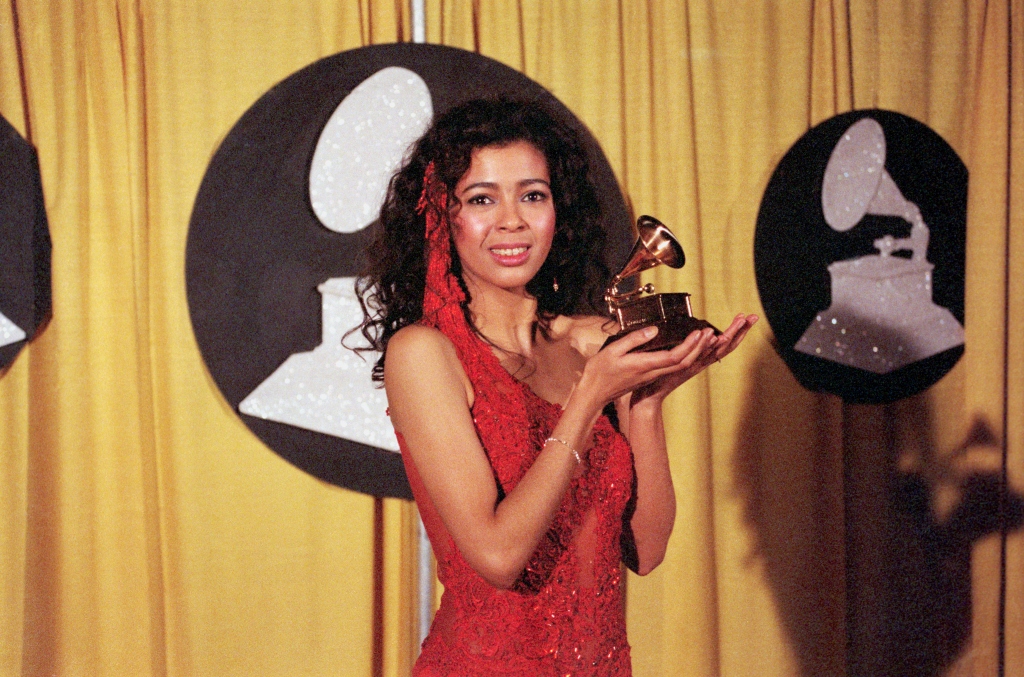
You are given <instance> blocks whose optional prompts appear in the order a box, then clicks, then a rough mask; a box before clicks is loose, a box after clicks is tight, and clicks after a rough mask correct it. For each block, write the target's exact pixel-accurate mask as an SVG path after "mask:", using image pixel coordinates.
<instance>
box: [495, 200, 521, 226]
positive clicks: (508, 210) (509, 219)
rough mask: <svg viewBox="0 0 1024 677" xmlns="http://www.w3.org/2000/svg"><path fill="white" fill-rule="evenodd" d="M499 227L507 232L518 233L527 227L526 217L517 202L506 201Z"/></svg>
mask: <svg viewBox="0 0 1024 677" xmlns="http://www.w3.org/2000/svg"><path fill="white" fill-rule="evenodd" d="M498 227H499V228H500V229H501V230H502V231H504V232H507V233H516V232H519V231H520V230H523V229H524V228H526V219H524V218H523V215H522V214H521V213H520V212H519V204H518V203H517V202H511V203H506V206H505V209H504V210H503V212H502V215H501V221H500V222H499V224H498Z"/></svg>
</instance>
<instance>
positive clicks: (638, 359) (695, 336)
mask: <svg viewBox="0 0 1024 677" xmlns="http://www.w3.org/2000/svg"><path fill="white" fill-rule="evenodd" d="M657 332H658V329H657V327H646V328H644V329H638V330H636V331H634V332H631V333H630V334H628V335H626V336H625V337H623V338H622V339H619V340H618V341H615V342H614V343H612V344H611V345H609V346H606V347H604V348H601V349H600V350H599V351H598V352H597V353H595V354H594V355H593V356H591V357H590V359H588V360H587V364H586V366H585V367H584V369H583V374H582V376H581V377H580V380H579V383H578V384H577V386H576V389H575V391H574V392H573V397H574V398H576V397H582V396H586V398H587V399H588V400H589V403H590V406H591V407H593V408H594V410H595V411H597V412H600V410H601V409H603V408H604V406H605V405H606V404H608V402H611V401H613V400H616V399H618V398H619V397H622V396H623V395H626V394H628V393H630V392H633V391H636V390H637V389H640V388H643V387H644V386H646V385H647V384H650V383H653V382H657V381H659V380H660V379H664V378H667V377H670V376H672V375H675V374H686V373H687V372H688V370H691V369H694V368H695V365H697V364H698V361H699V360H700V359H701V358H702V356H704V355H705V354H706V353H707V352H708V351H709V350H710V348H711V346H713V345H715V344H716V343H717V341H716V337H715V336H714V333H713V332H712V331H711V330H710V329H709V330H707V331H706V332H693V333H692V334H690V335H689V336H687V337H686V340H684V341H683V342H682V343H680V344H679V345H677V346H675V347H674V348H672V349H671V350H657V351H651V352H631V351H633V350H634V349H635V348H639V347H640V346H642V345H643V344H644V343H647V342H648V341H650V340H651V339H653V338H654V337H655V336H656V335H657ZM700 369H703V366H701V367H700V368H698V369H697V371H696V372H694V373H699V371H700ZM686 378H689V376H684V377H683V378H682V379H681V380H680V381H679V383H682V382H683V381H685V380H686ZM676 385H678V384H676Z"/></svg>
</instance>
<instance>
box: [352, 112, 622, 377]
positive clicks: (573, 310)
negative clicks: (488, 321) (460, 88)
mask: <svg viewBox="0 0 1024 677" xmlns="http://www.w3.org/2000/svg"><path fill="white" fill-rule="evenodd" d="M518 141H526V142H528V143H530V144H532V145H533V146H535V147H536V148H537V149H538V150H540V151H541V153H543V154H544V157H545V159H546V160H547V164H548V172H549V174H550V176H551V192H552V197H553V200H554V206H555V218H556V221H555V233H554V237H553V240H552V243H551V251H550V252H549V254H548V257H547V259H546V260H545V261H544V264H543V265H542V266H541V268H540V270H539V271H538V272H537V274H536V275H535V276H534V278H533V279H532V280H531V281H530V282H529V283H528V284H527V285H526V290H527V291H528V292H529V293H530V294H532V295H533V296H534V297H535V298H536V299H537V316H538V322H539V325H540V327H541V329H542V330H544V329H545V328H546V326H547V324H548V322H550V320H551V319H553V318H554V317H555V316H557V315H571V314H578V313H581V312H596V311H597V309H598V308H600V307H601V306H600V299H601V294H602V291H603V288H602V284H603V282H604V281H605V280H606V279H607V278H608V269H607V266H605V264H604V261H603V258H602V252H603V251H604V240H605V233H604V230H603V228H602V226H601V206H600V203H599V201H598V198H597V192H596V189H595V187H594V182H593V180H592V177H591V173H590V171H591V170H590V163H589V161H588V159H587V152H586V149H585V147H584V146H583V142H582V140H581V139H580V135H579V134H578V133H577V132H576V130H575V129H573V128H572V127H570V126H569V125H567V124H566V123H564V122H562V121H561V120H560V119H559V117H558V116H556V115H554V114H553V113H552V112H550V111H549V110H548V109H547V108H546V107H545V106H544V105H543V104H541V103H538V102H535V101H520V100H515V99H510V98H496V99H475V100H472V101H469V102H466V103H464V104H461V105H459V106H457V107H455V108H452V109H450V110H449V111H448V112H446V113H445V114H443V115H441V116H439V117H438V118H437V119H436V120H435V121H434V123H433V124H432V125H431V127H430V129H429V130H428V131H427V132H426V134H424V135H423V137H422V138H420V140H419V141H418V142H416V144H415V145H414V146H413V147H412V150H411V152H410V154H409V156H408V158H407V160H406V162H405V164H404V165H403V167H402V168H401V169H400V170H399V171H398V172H397V173H396V174H395V175H394V176H393V177H392V178H391V183H390V185H389V187H388V193H387V197H386V198H385V200H384V205H383V207H382V208H381V212H380V227H379V228H378V229H377V234H376V237H375V238H374V240H373V242H372V243H371V244H370V246H369V247H368V249H367V251H366V257H367V261H368V265H367V268H366V271H365V273H364V274H363V275H362V276H361V277H360V278H359V280H358V281H357V283H356V291H357V296H358V297H359V299H360V303H361V304H362V307H363V314H364V319H363V323H362V324H361V325H360V327H359V330H360V331H361V332H362V334H363V336H364V337H366V339H367V341H368V342H369V344H370V346H371V349H373V350H379V351H380V352H381V357H380V359H379V360H378V361H377V364H376V365H375V366H374V368H373V380H374V381H377V382H381V381H383V379H384V359H385V356H386V354H387V346H388V341H389V340H390V339H391V337H392V336H394V335H395V333H396V332H397V331H398V330H399V329H401V328H402V327H405V326H407V325H410V324H413V323H415V322H417V321H419V320H420V319H421V317H422V315H423V289H424V285H425V281H426V261H425V259H424V253H425V252H424V250H425V247H424V244H425V243H424V231H425V228H426V223H425V219H424V216H423V214H417V212H416V205H417V203H418V202H419V199H420V194H421V193H422V191H423V174H424V171H425V170H426V167H427V165H428V164H429V163H430V162H433V163H434V172H435V176H436V177H437V179H439V180H440V181H441V182H443V183H444V185H445V186H447V188H448V195H449V200H450V201H451V200H454V194H453V191H454V188H455V185H456V184H457V183H458V182H459V180H460V179H461V178H462V176H463V174H465V173H466V171H468V170H469V165H470V161H471V159H472V153H473V150H474V149H477V148H483V147H486V146H506V145H509V144H511V143H515V142H518ZM451 247H452V272H453V273H454V274H455V276H456V277H457V278H458V279H459V280H460V283H462V282H461V280H462V278H461V265H460V263H459V257H458V254H457V253H456V251H455V246H454V243H452V244H451ZM555 280H557V281H558V291H557V292H556V291H554V288H553V283H554V281H555ZM462 286H463V290H464V291H466V302H465V304H464V305H463V312H464V313H465V314H466V319H467V321H468V322H469V325H470V327H474V325H473V321H472V318H471V316H470V314H469V311H468V304H469V301H470V297H469V292H468V290H466V289H465V283H462ZM474 329H475V327H474Z"/></svg>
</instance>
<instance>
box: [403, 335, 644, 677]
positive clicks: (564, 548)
mask: <svg viewBox="0 0 1024 677" xmlns="http://www.w3.org/2000/svg"><path fill="white" fill-rule="evenodd" d="M471 339H472V340H474V341H475V342H477V343H479V344H480V346H476V347H474V348H475V349H472V350H471V351H467V350H466V347H460V346H458V345H457V346H456V349H457V350H458V351H459V355H460V358H461V360H462V364H463V366H464V368H465V369H466V373H467V375H468V376H469V379H470V381H471V382H472V384H473V389H474V393H475V401H474V404H473V411H472V413H473V420H474V422H475V424H476V428H477V431H478V433H479V435H480V438H481V440H482V441H484V448H485V451H486V452H487V455H488V458H489V459H490V462H491V467H492V468H493V469H494V476H495V481H496V482H497V484H498V486H499V489H498V492H499V497H501V496H504V495H505V494H507V493H508V492H510V491H512V489H513V488H514V487H515V486H516V484H517V483H518V482H519V480H520V479H521V478H522V477H523V475H524V474H525V473H526V471H527V470H528V469H529V468H530V466H531V465H532V463H533V461H534V459H535V458H536V457H537V455H538V454H539V453H540V450H541V447H542V446H543V444H544V440H545V439H546V438H547V437H548V436H549V435H550V434H551V431H552V430H553V429H554V427H555V424H556V423H557V422H558V419H559V417H560V416H561V408H560V407H559V406H558V405H555V404H551V403H550V402H546V401H544V400H542V399H541V398H539V397H537V396H536V395H535V394H534V393H533V391H531V390H530V389H529V388H528V387H527V386H526V385H525V384H523V383H521V382H519V381H517V380H515V379H514V378H513V377H512V376H511V375H510V374H509V373H508V372H507V371H505V370H504V369H503V368H502V367H501V365H500V364H499V362H498V360H497V358H495V357H494V355H493V354H492V353H491V351H490V350H489V349H488V348H487V347H486V346H485V345H484V344H483V343H482V342H481V341H480V340H479V339H476V337H471ZM467 352H469V353H470V354H467ZM524 420H525V421H527V422H528V424H527V426H526V427H523V426H522V425H521V423H522V422H523V421H524ZM404 442H405V440H404V439H402V438H401V437H400V436H399V444H400V445H401V446H402V447H403V452H404V451H405V449H404V446H405V445H404ZM403 459H405V466H406V470H407V472H408V475H409V481H410V484H411V485H412V489H413V494H414V495H415V497H416V504H417V506H419V510H420V514H421V516H422V518H423V523H424V525H425V526H426V529H427V535H428V536H429V537H430V542H431V544H432V546H433V548H434V554H435V556H436V558H437V563H438V567H437V575H438V579H439V580H440V581H441V583H442V584H443V585H444V595H443V596H442V598H441V607H440V609H439V610H438V612H437V615H436V617H435V618H434V623H433V625H432V626H431V629H430V634H429V635H428V636H427V639H426V641H425V642H424V643H423V650H422V653H421V655H420V658H419V660H418V661H417V663H416V667H415V669H414V670H413V674H414V675H420V676H423V677H427V676H430V677H434V676H438V677H441V676H445V677H447V676H448V675H458V676H459V677H463V676H470V675H481V676H482V675H529V676H530V677H547V676H548V675H551V676H554V675H559V676H561V675H616V676H620V675H629V674H630V657H629V644H628V643H627V642H626V626H625V613H624V607H623V597H622V580H621V579H622V573H621V568H620V564H619V562H620V548H619V536H620V533H621V528H622V513H623V510H624V509H625V506H626V502H627V500H628V498H629V492H630V487H631V483H632V461H631V458H630V449H629V445H628V443H627V442H626V440H625V438H623V437H622V436H621V435H620V434H619V433H617V432H616V431H615V430H614V429H613V428H612V426H611V424H610V423H609V422H608V419H607V418H605V417H603V416H602V417H601V418H600V419H599V421H598V424H597V426H596V427H595V431H594V443H593V446H592V447H591V448H590V450H589V451H588V452H587V453H586V454H585V471H584V472H583V473H581V474H579V475H578V476H577V477H576V479H574V480H573V482H572V485H571V486H570V488H569V490H568V491H567V492H566V495H565V498H564V499H563V501H562V505H561V507H560V508H559V511H558V514H557V515H556V517H555V519H554V522H553V523H552V525H551V528H550V529H549V530H548V532H547V534H545V536H544V538H543V540H542V541H541V543H540V545H539V546H538V548H537V551H536V552H535V553H534V554H533V556H532V557H531V559H530V561H529V563H528V564H527V566H526V569H525V570H524V571H523V573H522V575H521V576H520V577H519V580H518V581H516V583H515V585H514V586H513V587H512V589H511V590H500V589H498V588H495V587H493V586H492V585H490V584H489V583H487V582H486V581H485V580H484V579H483V578H481V577H480V575H479V574H477V573H476V572H475V571H473V569H472V568H470V566H469V565H468V564H467V563H466V561H465V560H464V559H463V557H462V554H461V553H460V552H459V550H458V549H457V548H456V547H455V543H454V541H453V540H452V537H451V536H450V535H449V534H448V532H447V530H446V529H445V528H444V525H443V524H442V522H441V520H440V517H439V516H438V514H437V511H436V509H435V508H434V506H433V504H432V503H431V502H430V498H429V497H428V496H427V495H426V492H425V490H424V488H423V485H422V483H421V482H420V480H419V476H418V473H417V472H416V468H415V466H413V464H412V463H411V462H410V460H409V456H408V455H407V454H404V453H403Z"/></svg>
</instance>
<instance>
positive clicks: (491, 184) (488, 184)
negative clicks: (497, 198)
mask: <svg viewBox="0 0 1024 677" xmlns="http://www.w3.org/2000/svg"><path fill="white" fill-rule="evenodd" d="M534 183H539V184H542V185H545V186H547V187H548V188H551V184H550V183H548V182H547V181H545V180H544V179H523V180H522V181H520V182H519V183H517V184H516V186H518V187H519V188H524V187H526V186H529V185H532V184H534ZM497 187H498V184H497V183H494V182H493V181H477V182H476V183H471V184H469V185H468V186H466V187H465V188H463V189H462V192H463V193H465V192H466V191H468V190H472V189H474V188H497Z"/></svg>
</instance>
